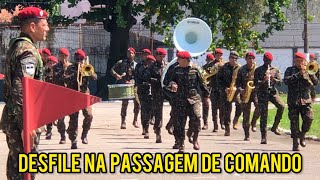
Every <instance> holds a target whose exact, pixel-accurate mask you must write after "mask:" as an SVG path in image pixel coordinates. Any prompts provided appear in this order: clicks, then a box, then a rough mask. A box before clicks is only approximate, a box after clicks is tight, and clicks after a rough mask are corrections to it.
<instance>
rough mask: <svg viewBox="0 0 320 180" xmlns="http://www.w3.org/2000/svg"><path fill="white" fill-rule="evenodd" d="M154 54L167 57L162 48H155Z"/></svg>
mask: <svg viewBox="0 0 320 180" xmlns="http://www.w3.org/2000/svg"><path fill="white" fill-rule="evenodd" d="M156 54H159V55H167V52H166V50H164V49H162V48H157V50H156Z"/></svg>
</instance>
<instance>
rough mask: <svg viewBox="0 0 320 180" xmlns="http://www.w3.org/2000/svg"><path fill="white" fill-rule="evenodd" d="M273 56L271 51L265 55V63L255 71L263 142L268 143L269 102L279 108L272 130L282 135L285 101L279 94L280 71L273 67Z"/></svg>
mask: <svg viewBox="0 0 320 180" xmlns="http://www.w3.org/2000/svg"><path fill="white" fill-rule="evenodd" d="M272 61H273V56H272V54H271V53H270V52H266V53H265V54H264V55H263V62H264V64H263V65H262V66H260V67H258V68H257V69H256V70H255V73H254V85H255V87H256V92H257V97H258V103H259V110H260V116H261V117H260V131H261V144H267V120H268V102H269V101H270V102H271V103H272V104H274V105H275V106H276V108H277V113H276V116H275V117H274V123H273V126H272V128H271V131H272V132H274V133H275V134H276V135H281V133H280V132H279V130H278V125H279V123H280V120H281V119H282V114H283V110H284V107H285V104H284V102H283V101H282V99H281V98H280V96H279V93H278V90H277V89H276V87H275V85H281V81H282V80H281V75H280V71H279V70H278V69H276V68H275V67H272V65H271V62H272Z"/></svg>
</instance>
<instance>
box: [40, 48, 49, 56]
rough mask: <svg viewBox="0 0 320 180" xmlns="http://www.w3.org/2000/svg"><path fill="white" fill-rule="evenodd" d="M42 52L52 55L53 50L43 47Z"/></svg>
mask: <svg viewBox="0 0 320 180" xmlns="http://www.w3.org/2000/svg"><path fill="white" fill-rule="evenodd" d="M42 53H44V54H46V55H48V56H51V52H50V50H49V49H48V48H43V49H42Z"/></svg>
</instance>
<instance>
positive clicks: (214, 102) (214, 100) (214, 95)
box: [209, 60, 224, 132]
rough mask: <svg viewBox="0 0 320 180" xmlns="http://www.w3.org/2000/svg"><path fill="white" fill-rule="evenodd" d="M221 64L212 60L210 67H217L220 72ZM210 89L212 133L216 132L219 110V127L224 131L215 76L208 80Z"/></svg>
mask: <svg viewBox="0 0 320 180" xmlns="http://www.w3.org/2000/svg"><path fill="white" fill-rule="evenodd" d="M223 64H224V63H223V62H219V61H216V60H214V61H213V62H212V66H211V67H213V66H217V67H218V69H219V70H220V69H221V68H222V66H223ZM209 86H210V89H211V94H210V98H211V109H212V121H213V126H214V128H213V132H217V131H218V129H219V128H218V110H219V119H220V125H221V128H222V129H224V123H223V113H222V112H220V111H221V104H220V102H221V95H220V92H219V84H218V82H217V74H216V75H213V76H211V79H210V84H209Z"/></svg>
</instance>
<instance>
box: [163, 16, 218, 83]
mask: <svg viewBox="0 0 320 180" xmlns="http://www.w3.org/2000/svg"><path fill="white" fill-rule="evenodd" d="M211 42H212V32H211V29H210V27H209V26H208V24H207V23H205V22H204V21H203V20H201V19H198V18H193V17H190V18H186V19H184V20H182V21H180V22H179V24H178V25H177V26H176V28H175V29H174V32H173V43H174V46H175V47H176V49H177V50H178V51H188V52H189V53H190V55H191V57H196V56H199V55H201V54H203V53H205V52H206V51H207V50H208V48H209V47H210V44H211ZM175 62H177V58H174V59H173V60H172V61H171V62H170V63H169V64H168V65H167V66H166V67H165V69H164V70H163V74H162V76H161V85H162V87H163V80H164V77H165V75H166V73H167V71H168V69H169V67H170V66H171V65H172V64H174V63H175Z"/></svg>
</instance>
